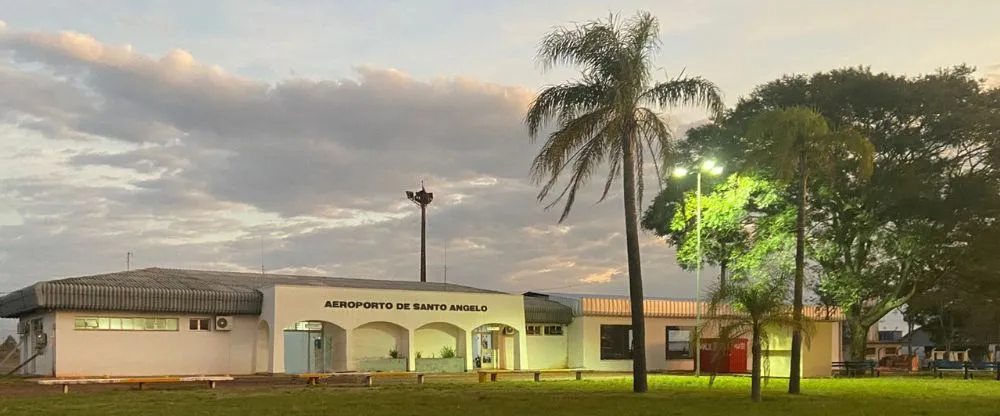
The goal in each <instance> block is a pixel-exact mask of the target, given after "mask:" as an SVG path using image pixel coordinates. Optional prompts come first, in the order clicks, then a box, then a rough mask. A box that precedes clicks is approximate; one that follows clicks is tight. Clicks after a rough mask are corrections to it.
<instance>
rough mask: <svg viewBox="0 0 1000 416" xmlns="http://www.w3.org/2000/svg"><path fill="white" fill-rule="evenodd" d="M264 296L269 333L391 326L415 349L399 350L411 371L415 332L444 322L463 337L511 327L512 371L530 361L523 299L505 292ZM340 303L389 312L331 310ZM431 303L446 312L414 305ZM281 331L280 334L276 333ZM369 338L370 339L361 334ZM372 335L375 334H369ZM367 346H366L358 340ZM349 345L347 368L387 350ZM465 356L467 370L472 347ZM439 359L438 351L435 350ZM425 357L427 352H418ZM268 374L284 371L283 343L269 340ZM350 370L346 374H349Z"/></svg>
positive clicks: (299, 291)
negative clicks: (316, 325)
mask: <svg viewBox="0 0 1000 416" xmlns="http://www.w3.org/2000/svg"><path fill="white" fill-rule="evenodd" d="M262 292H264V308H263V312H262V314H261V318H262V319H264V320H267V321H268V323H269V325H270V327H271V328H285V327H287V326H289V325H293V324H294V323H296V322H301V321H322V322H329V323H331V324H333V325H336V326H338V327H340V328H343V329H345V330H346V333H347V337H348V338H353V337H355V336H356V334H355V329H356V328H359V327H361V326H363V325H365V324H368V323H371V322H389V323H392V324H395V325H398V326H399V327H401V328H402V329H404V330H405V334H406V337H407V339H406V342H404V343H402V344H403V345H404V346H409V345H413V346H414V347H415V348H414V350H413V351H404V350H402V349H401V350H400V353H401V354H402V355H404V356H406V357H407V358H408V361H409V363H408V366H409V368H414V362H415V358H416V357H415V355H416V351H417V350H416V347H417V345H418V341H417V340H416V336H417V329H419V328H421V327H424V326H426V325H428V324H434V323H447V324H451V325H454V326H455V327H458V328H459V329H460V330H462V331H463V335H462V336H463V338H468V337H471V334H472V331H473V330H474V329H476V328H478V327H480V326H483V325H486V324H502V325H506V326H510V327H513V328H514V329H515V330H516V331H517V335H516V336H515V337H514V338H515V341H514V345H513V347H512V348H511V349H513V350H515V351H513V357H511V358H512V361H513V362H514V363H513V367H514V368H522V367H523V366H522V364H524V363H525V361H524V360H525V358H526V357H528V356H530V351H529V349H528V348H527V345H526V343H525V337H524V335H523V334H524V298H523V297H522V296H520V295H508V294H503V293H498V294H491V293H464V292H419V291H401V290H371V289H351V288H324V287H315V286H310V287H304V286H276V287H274V288H273V289H268V290H265V291H262ZM328 301H330V302H332V305H340V304H339V302H361V303H362V304H363V303H365V302H368V303H372V302H374V303H391V304H392V305H393V307H392V308H391V309H389V308H365V307H363V306H362V307H346V306H344V305H340V306H341V307H331V306H330V305H328V304H327V302H328ZM399 304H407V305H410V309H399V308H398V307H397V306H398V305H399ZM418 304H420V305H423V304H434V305H439V304H443V305H445V309H446V310H425V309H418V308H417V307H416V306H415V305H418ZM451 305H472V306H476V307H482V306H485V307H486V311H469V310H451ZM279 331H280V330H279ZM362 336H364V337H367V336H369V335H362ZM372 336H373V335H372ZM358 342H360V343H361V344H369V342H367V341H358ZM358 342H355V341H353V340H349V341H347V345H346V346H345V348H346V349H348V351H346V353H347V357H349V358H348V361H349V364H350V365H353V364H354V363H356V361H357V359H358V358H360V357H364V356H369V355H374V353H377V354H379V355H385V354H387V353H388V349H386V351H384V352H382V351H355V349H359V348H361V344H359V343H358ZM462 347H463V350H464V351H456V352H457V353H458V356H464V357H466V361H467V362H466V367H467V368H473V364H472V361H473V356H472V351H471V349H472V343H471V342H465V343H464V345H463V346H462ZM434 349H435V351H434V353H435V354H437V353H438V352H439V351H437V350H440V346H437V347H436V348H434ZM422 352H424V353H425V354H426V353H429V352H430V351H422ZM269 355H270V356H271V362H270V365H271V368H270V371H271V372H272V373H283V372H284V346H283V338H282V337H279V336H275V337H272V342H271V351H270V354H269ZM350 365H349V366H348V368H347V369H348V370H350V369H353V368H351V367H350Z"/></svg>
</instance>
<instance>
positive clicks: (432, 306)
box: [323, 300, 488, 312]
mask: <svg viewBox="0 0 1000 416" xmlns="http://www.w3.org/2000/svg"><path fill="white" fill-rule="evenodd" d="M323 307H325V308H337V309H368V310H372V309H377V310H401V311H451V312H486V310H487V309H488V308H487V307H486V305H467V304H466V305H463V304H457V303H453V304H445V303H403V302H396V303H393V302H363V301H344V300H328V301H326V304H324V305H323Z"/></svg>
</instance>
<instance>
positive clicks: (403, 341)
mask: <svg viewBox="0 0 1000 416" xmlns="http://www.w3.org/2000/svg"><path fill="white" fill-rule="evenodd" d="M407 335H408V334H407V331H406V328H403V327H401V326H399V325H394V324H391V323H388V322H371V323H367V324H364V325H362V326H359V327H357V328H355V329H354V331H351V335H350V336H349V338H350V339H351V351H354V358H355V360H361V359H366V358H385V357H388V356H389V351H390V350H397V351H398V352H399V353H400V354H401V355H405V354H406V352H407V351H409V348H408V345H407V344H408V342H407V339H408V337H407Z"/></svg>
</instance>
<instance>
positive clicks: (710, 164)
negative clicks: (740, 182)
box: [674, 159, 723, 377]
mask: <svg viewBox="0 0 1000 416" xmlns="http://www.w3.org/2000/svg"><path fill="white" fill-rule="evenodd" d="M692 171H693V172H694V174H695V176H697V181H696V182H697V185H696V186H695V198H694V199H695V201H696V202H695V205H696V206H695V230H696V231H695V251H696V252H697V263H696V265H695V269H694V279H695V293H694V304H695V312H694V313H695V315H694V316H695V318H694V322H695V327H696V328H700V327H701V263H702V253H701V174H702V172H705V173H708V174H709V175H713V176H716V175H721V174H722V172H723V167H722V165H719V164H717V163H716V162H715V161H714V160H712V159H705V160H703V161H702V162H701V167H700V169H699V168H695V169H688V168H687V167H684V166H677V167H674V176H676V177H684V176H687V175H689V174H691V173H692ZM696 335H697V332H696ZM694 375H695V376H696V377H697V376H701V336H700V335H697V336H695V340H694Z"/></svg>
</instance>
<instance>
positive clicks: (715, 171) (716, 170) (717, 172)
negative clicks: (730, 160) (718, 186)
mask: <svg viewBox="0 0 1000 416" xmlns="http://www.w3.org/2000/svg"><path fill="white" fill-rule="evenodd" d="M709 173H711V174H713V175H721V174H722V166H715V167H713V168H712V170H711V171H709Z"/></svg>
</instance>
